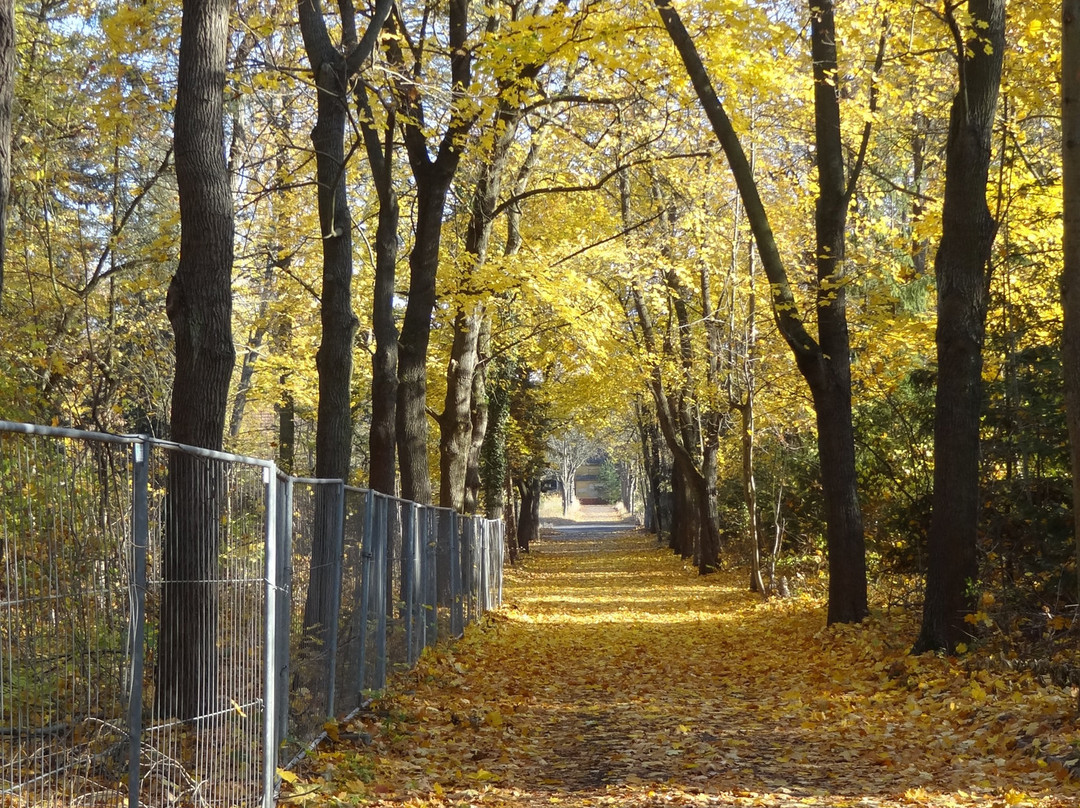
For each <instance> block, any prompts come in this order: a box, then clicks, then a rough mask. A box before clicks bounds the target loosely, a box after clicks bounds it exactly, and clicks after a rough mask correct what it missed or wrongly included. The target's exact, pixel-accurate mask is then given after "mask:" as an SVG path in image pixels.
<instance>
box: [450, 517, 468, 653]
mask: <svg viewBox="0 0 1080 808" xmlns="http://www.w3.org/2000/svg"><path fill="white" fill-rule="evenodd" d="M460 529H461V528H460V526H459V518H458V514H457V511H450V633H451V635H453V636H454V637H460V636H461V635H462V634H464V633H465V619H464V614H463V612H464V608H463V607H464V605H465V604H464V598H463V597H462V590H463V589H464V587H463V586H462V578H461V534H460Z"/></svg>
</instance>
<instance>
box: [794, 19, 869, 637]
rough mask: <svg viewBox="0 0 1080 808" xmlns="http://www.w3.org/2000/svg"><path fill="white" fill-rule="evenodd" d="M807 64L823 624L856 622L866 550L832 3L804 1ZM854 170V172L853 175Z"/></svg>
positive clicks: (807, 365)
mask: <svg viewBox="0 0 1080 808" xmlns="http://www.w3.org/2000/svg"><path fill="white" fill-rule="evenodd" d="M810 9H811V10H810V20H811V36H810V41H811V51H812V55H813V61H814V119H815V124H816V136H815V142H816V144H817V150H816V155H817V167H818V198H817V207H816V234H817V249H816V252H815V255H816V261H817V279H818V285H817V315H818V342H819V343H820V351H818V352H817V353H816V355H815V356H814V360H813V362H806V361H805V359H804V361H803V362H802V363H800V369H802V370H803V375H804V376H805V377H806V380H807V382H808V383H809V385H810V390H811V394H812V395H813V398H814V411H815V413H816V414H817V427H818V459H819V461H820V463H821V483H822V491H823V493H824V499H825V522H826V540H827V544H828V549H829V616H828V622H829V623H830V624H832V623H853V622H858V621H859V620H862V619H863V618H864V617H865V616H866V615H867V614H868V613H869V608H868V606H867V600H866V548H865V544H864V533H863V523H862V510H861V509H860V507H859V492H858V475H857V473H856V471H855V430H854V428H853V426H852V420H851V345H850V340H849V337H848V325H847V288H846V284H847V270H846V267H845V264H844V253H845V240H846V236H847V213H848V206H849V205H850V202H851V192H852V191H853V190H854V179H852V181H851V182H846V181H845V176H844V174H845V171H844V146H843V143H842V141H841V139H840V100H839V97H838V93H839V87H838V85H837V79H836V77H837V75H838V72H837V62H836V23H835V20H834V18H833V3H832V2H831V0H810ZM857 174H858V167H856V168H855V169H853V171H852V175H853V178H854V177H855V176H857Z"/></svg>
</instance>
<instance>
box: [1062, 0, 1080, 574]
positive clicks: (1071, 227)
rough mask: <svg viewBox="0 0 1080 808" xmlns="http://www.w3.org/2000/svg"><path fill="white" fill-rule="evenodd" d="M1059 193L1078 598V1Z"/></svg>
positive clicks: (1067, 20) (1067, 60) (1068, 42)
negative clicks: (1061, 218)
mask: <svg viewBox="0 0 1080 808" xmlns="http://www.w3.org/2000/svg"><path fill="white" fill-rule="evenodd" d="M1061 23H1062V24H1061V125H1062V154H1061V162H1062V183H1063V186H1064V190H1063V193H1062V196H1063V203H1064V234H1063V245H1062V246H1063V252H1064V268H1063V271H1062V274H1061V307H1062V309H1063V311H1064V318H1065V322H1064V328H1063V331H1062V364H1063V366H1064V368H1063V369H1064V375H1065V407H1066V416H1067V420H1068V427H1069V455H1070V460H1071V464H1072V491H1073V533H1074V540H1075V542H1076V575H1077V576H1078V577H1077V590H1076V591H1077V593H1078V596H1080V0H1064V2H1063V3H1062V6H1061Z"/></svg>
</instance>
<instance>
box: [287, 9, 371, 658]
mask: <svg viewBox="0 0 1080 808" xmlns="http://www.w3.org/2000/svg"><path fill="white" fill-rule="evenodd" d="M389 10H390V0H379V2H378V3H377V4H376V8H375V11H374V13H373V16H372V20H371V22H370V23H369V25H368V28H367V30H366V31H365V32H364V38H363V40H362V41H361V42H359V43H357V42H356V30H355V17H354V15H353V13H352V8H351V5H350V4H347V3H345V2H344V1H343V3H342V6H341V15H340V16H341V23H342V24H341V38H342V45H343V46H344V47H343V49H344V50H346V51H347V52H348V53H349V56H348V58H346V57H345V56H344V55H343V54H342V52H341V49H339V48H337V47H335V45H334V43H333V41H332V40H331V39H330V33H329V30H328V28H327V25H326V20H325V18H324V16H323V11H322V8H321V6H320V5H319V4H317V3H316V2H315V0H299V2H298V5H297V14H298V17H299V22H300V32H301V35H302V36H303V40H304V50H305V52H306V53H307V58H308V62H309V63H310V65H311V71H312V73H313V74H314V77H315V87H316V119H315V126H314V128H313V129H312V131H311V143H312V147H313V149H314V151H315V179H316V187H317V197H318V210H319V228H320V240H321V241H322V251H323V261H322V294H321V299H320V319H321V326H322V341H321V343H320V344H319V349H318V351H317V352H316V355H315V364H316V367H317V368H318V372H319V404H318V414H317V423H316V427H315V476H316V477H320V478H323V479H332V480H342V481H344V482H346V483H347V482H348V481H349V476H350V475H349V468H350V460H351V457H352V442H353V419H352V368H353V343H354V339H355V336H356V328H357V324H358V323H357V318H356V315H355V314H354V313H353V308H352V274H353V259H352V216H351V214H350V212H349V202H348V197H347V195H346V192H345V190H346V182H345V180H346V177H345V124H346V121H347V120H348V106H347V105H348V98H349V95H348V93H349V86H350V81H351V79H352V77H353V75H354V74H355V72H356V71H357V70H358V69H359V66H360V64H362V61H363V60H364V59H366V58H367V56H369V55H370V54H371V52H372V50H373V49H374V46H375V38H376V37H377V35H378V33H379V30H380V29H381V27H382V24H383V22H384V21H385V19H386V15H387V14H388V13H389ZM343 507H344V503H343V500H342V497H341V495H340V488H339V487H335V486H331V485H320V486H318V487H317V488H316V489H315V519H316V525H315V528H314V535H313V539H312V546H311V576H310V579H309V581H308V590H307V597H306V600H305V604H304V629H305V634H304V648H305V653H310V654H321V653H323V649H325V648H327V647H328V646H327V644H326V639H327V637H328V631H329V629H330V626H331V625H333V623H334V621H335V620H336V619H337V617H336V615H335V614H333V611H332V610H333V606H334V603H335V600H336V598H335V591H336V589H337V587H338V586H339V583H340V581H339V579H338V577H337V573H338V571H339V570H340V558H339V556H340V547H341V541H340V535H339V531H340V525H341V518H342V508H343Z"/></svg>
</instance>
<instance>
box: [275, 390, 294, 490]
mask: <svg viewBox="0 0 1080 808" xmlns="http://www.w3.org/2000/svg"><path fill="white" fill-rule="evenodd" d="M284 381H285V378H284V377H282V383H284ZM275 409H276V410H277V417H278V451H277V455H278V466H279V467H280V468H281V470H282V471H284V472H285V473H286V474H293V473H294V472H295V469H296V402H294V401H293V397H292V393H290V392H289V391H288V390H282V393H281V401H280V402H278V404H277V406H276V407H275Z"/></svg>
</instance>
